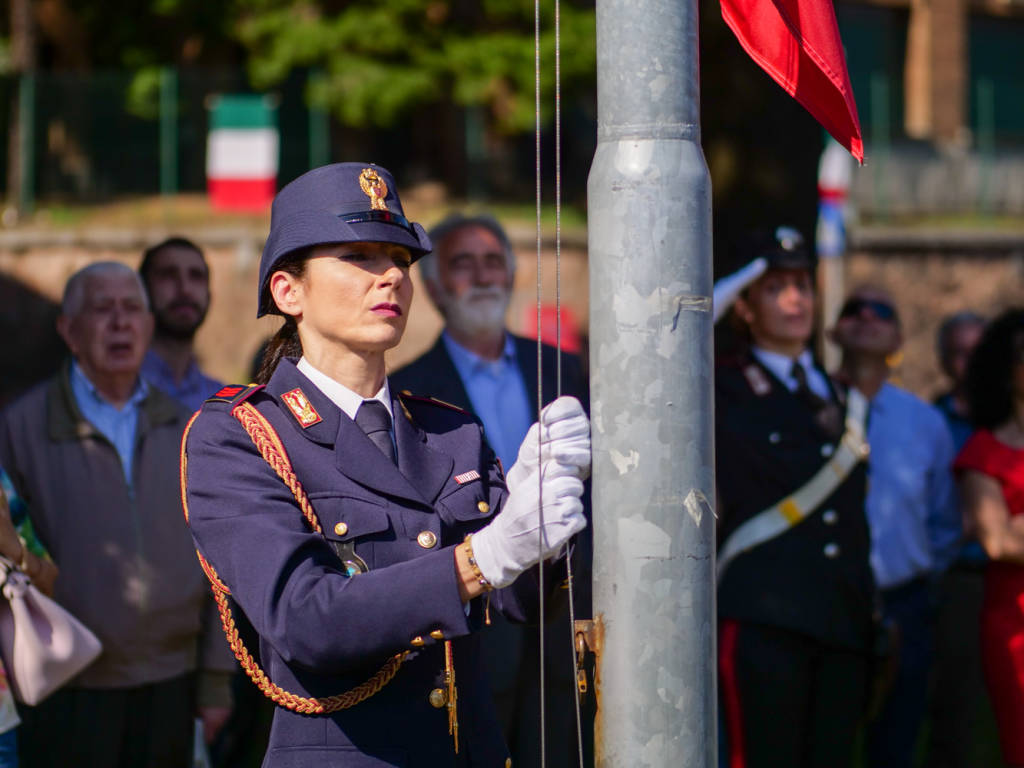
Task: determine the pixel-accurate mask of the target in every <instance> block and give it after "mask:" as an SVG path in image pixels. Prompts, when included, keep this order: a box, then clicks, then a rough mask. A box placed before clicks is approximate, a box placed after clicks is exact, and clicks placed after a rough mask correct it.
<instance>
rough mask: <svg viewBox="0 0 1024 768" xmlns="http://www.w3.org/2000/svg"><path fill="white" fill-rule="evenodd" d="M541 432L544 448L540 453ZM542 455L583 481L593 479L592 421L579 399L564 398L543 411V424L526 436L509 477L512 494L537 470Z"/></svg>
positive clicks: (535, 425)
mask: <svg viewBox="0 0 1024 768" xmlns="http://www.w3.org/2000/svg"><path fill="white" fill-rule="evenodd" d="M538 431H539V432H540V438H541V439H540V442H541V446H542V447H541V448H540V449H539V450H538V440H537V433H538ZM538 453H541V454H542V460H543V461H544V462H545V463H546V462H549V461H556V462H558V463H559V464H560V465H562V466H564V467H566V468H569V469H572V470H574V471H575V474H576V477H578V478H579V479H580V480H586V479H587V478H588V477H589V476H590V420H589V419H588V418H587V414H586V413H585V412H584V411H583V406H582V405H580V401H579V400H577V399H576V398H575V397H569V396H567V395H563V396H562V397H560V398H558V399H557V400H555V401H553V402H551V403H548V404H547V405H546V406H545V407H544V409H543V410H542V411H541V412H540V422H539V423H534V425H533V426H532V427H530V430H529V431H528V432H527V433H526V437H525V438H524V439H523V443H522V445H520V446H519V457H518V458H517V459H516V463H515V464H513V465H512V468H511V469H510V470H509V471H508V475H507V476H506V478H505V479H506V481H507V483H508V489H509V491H513V490H514V489H515V488H517V487H518V486H519V485H520V484H521V483H522V482H523V480H524V478H526V476H527V475H529V474H531V473H533V472H536V471H537V466H538V464H539V460H538Z"/></svg>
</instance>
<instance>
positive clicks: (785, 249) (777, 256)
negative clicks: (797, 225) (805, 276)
mask: <svg viewBox="0 0 1024 768" xmlns="http://www.w3.org/2000/svg"><path fill="white" fill-rule="evenodd" d="M740 248H741V251H742V252H741V254H740V257H741V263H743V264H748V263H750V262H751V261H753V260H754V259H757V258H764V259H765V260H766V261H767V262H768V269H806V270H810V271H812V272H813V271H814V268H815V259H814V256H813V255H812V253H811V251H810V249H809V248H808V247H807V244H806V243H805V241H804V237H803V235H802V234H800V232H799V231H798V230H796V229H794V228H793V227H786V226H782V227H776V228H775V229H772V230H755V231H754V232H751V233H749V234H748V235H747V237H746V239H745V242H743V243H742V244H741V246H740Z"/></svg>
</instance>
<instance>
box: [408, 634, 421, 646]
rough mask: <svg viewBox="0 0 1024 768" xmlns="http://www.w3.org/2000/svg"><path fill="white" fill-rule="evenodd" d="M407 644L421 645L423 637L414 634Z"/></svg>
mask: <svg viewBox="0 0 1024 768" xmlns="http://www.w3.org/2000/svg"><path fill="white" fill-rule="evenodd" d="M409 645H411V646H412V647H413V648H419V647H420V646H421V645H423V638H422V637H420V636H419V635H416V637H414V638H413V639H412V640H410V641H409Z"/></svg>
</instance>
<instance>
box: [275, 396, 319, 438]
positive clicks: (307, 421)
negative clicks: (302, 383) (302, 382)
mask: <svg viewBox="0 0 1024 768" xmlns="http://www.w3.org/2000/svg"><path fill="white" fill-rule="evenodd" d="M281 399H282V400H284V404H285V405H287V406H288V409H289V410H290V411H291V412H292V416H294V417H295V420H296V421H297V422H299V425H300V426H301V427H302V428H303V429H305V428H306V427H311V426H313V425H314V424H319V423H320V422H321V421H323V419H321V418H320V414H319V413H317V412H316V408H314V407H313V405H312V403H310V402H309V400H308V399H307V397H306V395H305V393H304V392H303V391H302V390H301V389H299V388H298V387H296V388H295V389H293V390H291V391H289V392H285V393H284V394H283V395H281Z"/></svg>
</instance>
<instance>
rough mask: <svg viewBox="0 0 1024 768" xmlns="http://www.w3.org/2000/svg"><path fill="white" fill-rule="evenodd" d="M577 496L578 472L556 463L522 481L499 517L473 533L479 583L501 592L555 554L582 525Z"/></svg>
mask: <svg viewBox="0 0 1024 768" xmlns="http://www.w3.org/2000/svg"><path fill="white" fill-rule="evenodd" d="M541 477H543V481H541ZM541 482H543V489H541ZM582 495H583V481H582V480H581V479H580V478H579V477H578V476H577V468H576V467H572V466H567V465H564V464H562V463H560V462H555V461H550V462H546V463H545V464H544V465H543V468H542V469H541V470H537V471H534V472H532V473H531V474H529V475H526V476H525V477H523V478H522V481H521V482H520V483H519V485H518V486H517V487H516V488H515V489H514V490H511V491H510V492H509V497H508V501H507V502H506V503H505V507H504V509H502V510H501V512H500V513H499V514H498V516H497V517H495V518H494V520H493V521H492V522H491V523H490V525H488V526H487V527H486V528H483V529H482V530H479V531H477V532H476V533H474V534H473V552H474V554H475V556H476V562H477V566H478V567H479V568H480V572H481V573H482V574H483V576H484V578H485V579H487V581H488V582H490V583H491V584H492V585H493V586H495V587H506V586H508V585H509V584H511V583H512V582H513V581H515V580H516V577H517V576H518V575H519V574H520V573H522V572H523V571H525V570H526V569H527V568H530V567H531V566H534V565H536V564H537V563H538V562H539V561H540V560H541V559H547V558H550V557H553V556H554V555H556V554H557V553H558V550H559V549H561V548H562V545H563V544H565V543H566V542H567V541H569V539H571V538H572V537H573V536H574V535H575V534H577V533H579V532H580V531H582V530H583V529H584V528H585V527H586V525H587V521H586V518H585V517H584V515H583V502H582V500H581V499H580V497H581V496H582ZM542 501H543V509H542V507H541V502H542Z"/></svg>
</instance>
